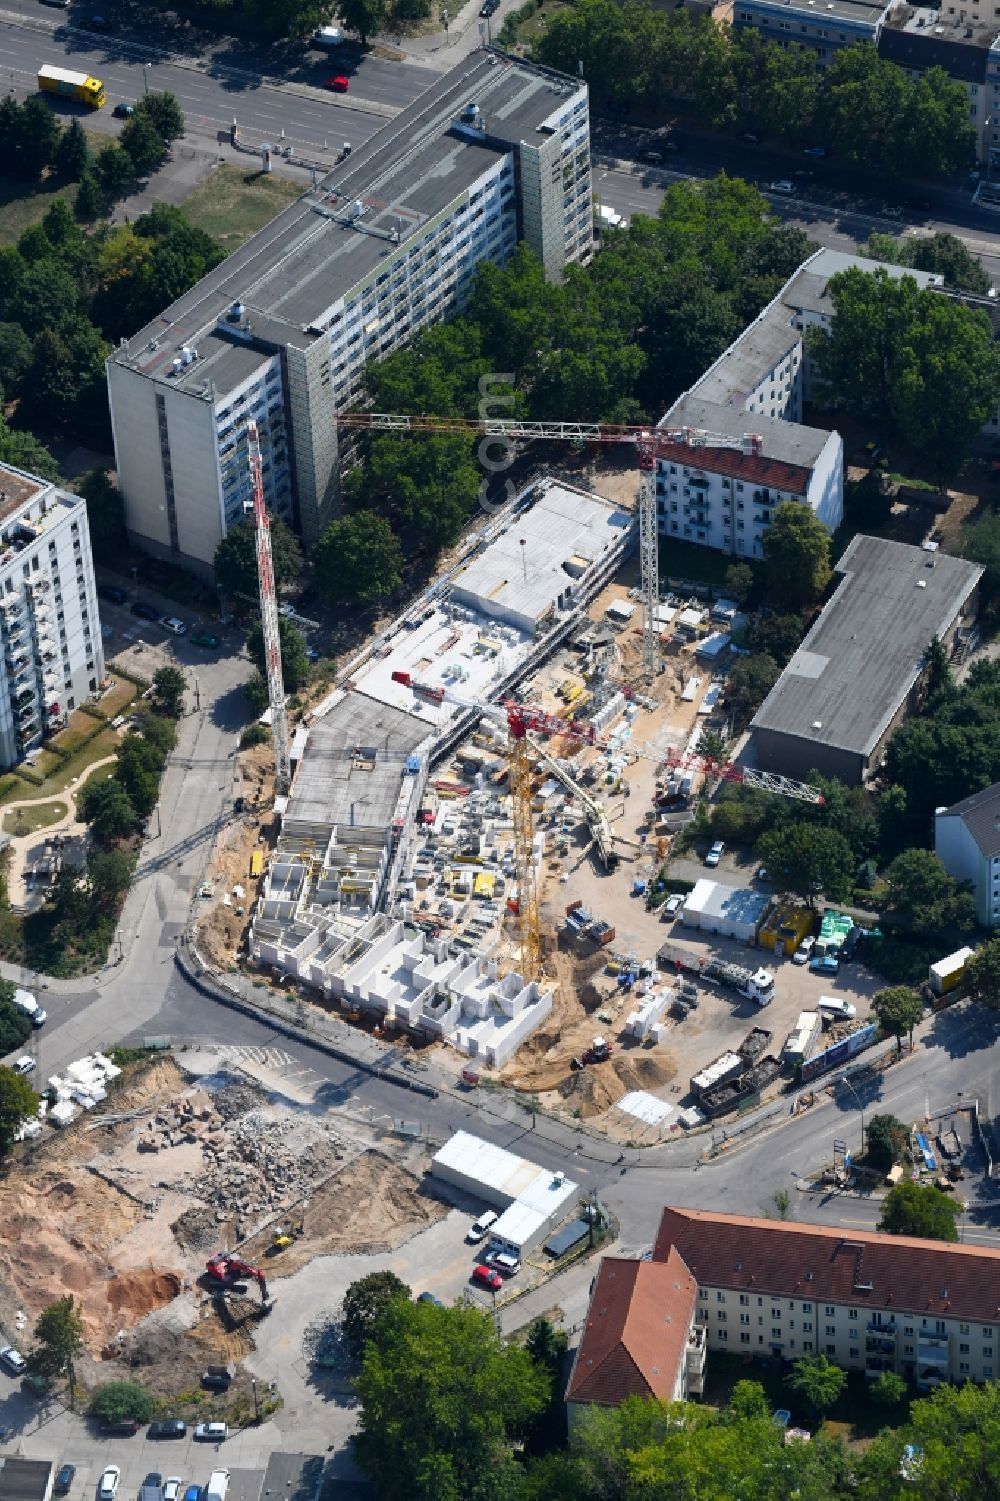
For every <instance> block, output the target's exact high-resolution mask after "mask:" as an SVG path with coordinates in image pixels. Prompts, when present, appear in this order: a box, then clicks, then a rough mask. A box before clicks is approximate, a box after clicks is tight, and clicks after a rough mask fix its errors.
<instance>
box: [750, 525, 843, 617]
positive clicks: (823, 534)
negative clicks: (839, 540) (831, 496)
mask: <svg viewBox="0 0 1000 1501" xmlns="http://www.w3.org/2000/svg"><path fill="white" fill-rule="evenodd" d="M764 557H765V559H766V560H767V583H768V592H769V594H770V596H771V598H772V599H773V600H774V601H775V602H776V603H778V604H781V605H785V606H788V607H789V608H791V609H793V610H796V609H800V608H801V607H802V606H803V605H811V604H815V602H816V600H818V599H819V597H820V595H821V594H822V593H823V590H824V589H825V588H826V586H827V584H828V583H829V581H830V533H829V532H828V531H827V529H826V527H825V526H824V525H823V523H822V521H820V519H819V517H818V516H817V515H816V513H815V512H814V511H812V510H811V509H810V507H809V506H805V505H801V504H800V503H799V502H798V501H794V500H792V501H786V502H785V503H784V505H780V506H779V507H778V509H777V511H776V512H775V513H774V520H773V521H772V522H771V525H770V526H769V527H768V529H767V531H766V532H765V533H764Z"/></svg>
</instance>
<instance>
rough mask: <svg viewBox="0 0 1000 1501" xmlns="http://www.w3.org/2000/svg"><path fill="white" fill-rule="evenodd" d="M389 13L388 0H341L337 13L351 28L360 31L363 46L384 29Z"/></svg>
mask: <svg viewBox="0 0 1000 1501" xmlns="http://www.w3.org/2000/svg"><path fill="white" fill-rule="evenodd" d="M388 14H389V6H388V0H339V3H338V5H337V15H338V16H339V17H340V19H341V20H342V21H343V23H344V25H345V26H346V27H348V28H349V30H351V31H356V32H357V33H358V36H359V37H360V38H361V45H362V47H367V45H368V40H369V38H370V37H373V36H375V34H376V33H377V32H379V31H381V30H382V28H383V26H384V25H385V23H386V20H387V18H388Z"/></svg>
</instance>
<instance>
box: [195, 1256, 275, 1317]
mask: <svg viewBox="0 0 1000 1501" xmlns="http://www.w3.org/2000/svg"><path fill="white" fill-rule="evenodd" d="M205 1275H206V1278H207V1279H208V1280H209V1282H210V1283H211V1285H212V1286H213V1289H214V1290H215V1291H217V1292H231V1291H233V1290H234V1289H235V1288H236V1285H237V1283H238V1282H239V1281H240V1279H241V1278H242V1277H252V1278H253V1280H254V1282H256V1284H257V1286H258V1288H259V1289H260V1301H261V1304H262V1305H263V1304H265V1303H267V1302H268V1296H267V1278H266V1277H265V1276H264V1273H263V1272H262V1271H261V1269H260V1267H257V1266H251V1265H250V1264H249V1262H246V1261H242V1260H241V1259H240V1257H239V1256H231V1255H230V1253H229V1252H228V1251H217V1252H216V1254H215V1255H214V1256H213V1257H211V1259H210V1260H209V1261H206V1263H205Z"/></svg>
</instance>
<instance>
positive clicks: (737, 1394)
mask: <svg viewBox="0 0 1000 1501" xmlns="http://www.w3.org/2000/svg"><path fill="white" fill-rule="evenodd" d="M726 1413H727V1415H728V1416H729V1417H732V1418H736V1419H738V1420H739V1421H740V1422H744V1423H745V1422H761V1421H768V1420H770V1417H771V1404H770V1402H769V1401H768V1399H767V1392H766V1391H765V1390H764V1388H763V1387H762V1386H761V1384H760V1382H759V1381H746V1380H743V1381H737V1382H736V1384H735V1386H734V1387H733V1389H732V1391H731V1392H730V1394H729V1402H728V1403H727V1405H726Z"/></svg>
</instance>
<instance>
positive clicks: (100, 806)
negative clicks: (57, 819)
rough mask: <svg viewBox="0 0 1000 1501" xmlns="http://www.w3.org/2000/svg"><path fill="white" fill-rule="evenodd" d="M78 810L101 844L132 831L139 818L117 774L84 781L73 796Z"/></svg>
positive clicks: (103, 844)
mask: <svg viewBox="0 0 1000 1501" xmlns="http://www.w3.org/2000/svg"><path fill="white" fill-rule="evenodd" d="M76 805H77V811H78V812H79V815H80V817H81V818H82V819H83V821H84V823H86V824H89V825H90V831H91V833H92V834H93V836H94V838H95V839H96V840H97V842H98V844H100V845H101V846H102V847H103V848H107V847H108V845H111V844H114V843H115V841H116V840H118V839H127V838H128V836H129V835H130V834H132V833H134V832H135V829H136V825H137V823H138V819H137V818H136V812H135V808H134V807H133V805H132V799H131V798H130V797H129V795H128V793H127V792H126V790H125V788H124V787H123V786H122V784H121V782H119V780H118V778H117V777H105V778H104V779H103V781H90V782H86V783H85V784H84V785H83V787H81V789H80V791H79V792H78V793H77V798H76Z"/></svg>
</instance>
